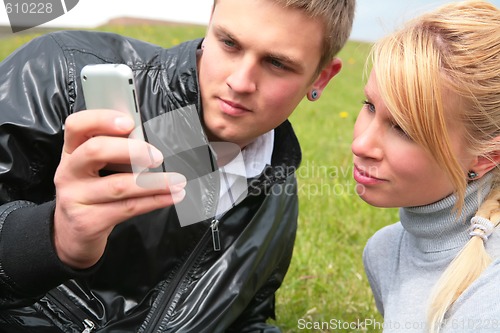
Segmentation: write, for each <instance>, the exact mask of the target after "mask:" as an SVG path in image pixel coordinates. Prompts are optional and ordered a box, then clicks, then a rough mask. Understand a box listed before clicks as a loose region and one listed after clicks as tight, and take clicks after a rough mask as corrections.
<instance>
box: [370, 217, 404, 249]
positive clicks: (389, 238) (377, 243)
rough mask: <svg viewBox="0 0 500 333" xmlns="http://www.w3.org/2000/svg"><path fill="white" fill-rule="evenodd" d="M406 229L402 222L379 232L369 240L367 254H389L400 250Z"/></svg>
mask: <svg viewBox="0 0 500 333" xmlns="http://www.w3.org/2000/svg"><path fill="white" fill-rule="evenodd" d="M403 232H404V229H403V226H402V225H401V223H400V222H398V223H394V224H391V225H389V226H386V227H384V228H382V229H380V230H378V231H377V232H376V233H375V234H374V235H373V236H372V237H370V239H369V240H368V242H367V244H366V247H365V252H369V253H374V252H377V253H380V254H389V253H390V252H392V251H395V250H396V249H397V248H399V244H400V241H401V238H402V235H403Z"/></svg>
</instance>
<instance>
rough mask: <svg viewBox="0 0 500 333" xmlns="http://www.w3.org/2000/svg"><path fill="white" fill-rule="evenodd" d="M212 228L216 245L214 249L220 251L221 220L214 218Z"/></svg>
mask: <svg viewBox="0 0 500 333" xmlns="http://www.w3.org/2000/svg"><path fill="white" fill-rule="evenodd" d="M210 229H211V230H212V243H213V245H214V251H220V234H219V220H218V219H213V220H212V223H211V224H210Z"/></svg>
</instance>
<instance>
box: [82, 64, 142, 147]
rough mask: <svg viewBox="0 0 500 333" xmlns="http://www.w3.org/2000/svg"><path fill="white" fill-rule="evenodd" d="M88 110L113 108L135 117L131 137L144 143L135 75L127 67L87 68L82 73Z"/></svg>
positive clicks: (98, 66)
mask: <svg viewBox="0 0 500 333" xmlns="http://www.w3.org/2000/svg"><path fill="white" fill-rule="evenodd" d="M81 81H82V88H83V96H84V98H85V105H86V106H87V109H113V110H118V111H121V112H124V113H127V114H129V115H130V116H132V118H133V119H134V122H135V129H134V130H133V131H132V133H131V135H130V137H131V138H134V139H139V140H144V132H143V129H142V121H141V114H140V112H139V106H138V102H137V94H136V90H135V83H134V76H133V74H132V70H131V69H130V67H128V66H127V65H124V64H96V65H87V66H85V67H83V69H82V71H81Z"/></svg>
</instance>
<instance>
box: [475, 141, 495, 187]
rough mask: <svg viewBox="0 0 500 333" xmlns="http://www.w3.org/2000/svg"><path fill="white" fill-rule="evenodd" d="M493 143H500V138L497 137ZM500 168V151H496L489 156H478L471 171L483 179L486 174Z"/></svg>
mask: <svg viewBox="0 0 500 333" xmlns="http://www.w3.org/2000/svg"><path fill="white" fill-rule="evenodd" d="M493 141H495V142H497V143H498V142H500V136H498V137H496V138H495V139H494V140H493ZM499 166H500V150H497V151H494V152H492V153H491V154H488V156H478V157H476V158H475V160H474V162H473V164H472V166H471V167H470V168H469V170H472V171H474V172H475V173H477V174H478V177H477V178H476V179H478V178H481V177H482V176H484V175H485V174H486V173H488V172H489V171H491V170H492V169H494V168H496V167H499Z"/></svg>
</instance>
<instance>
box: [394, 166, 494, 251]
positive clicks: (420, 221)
mask: <svg viewBox="0 0 500 333" xmlns="http://www.w3.org/2000/svg"><path fill="white" fill-rule="evenodd" d="M492 179H493V175H491V174H487V175H485V176H484V177H482V178H481V179H478V180H475V181H472V182H470V183H469V184H468V185H467V189H466V192H465V201H464V206H463V208H462V211H461V214H457V212H456V210H454V209H453V208H454V206H455V202H456V200H457V197H456V195H455V194H452V195H450V196H448V197H446V198H444V199H442V200H440V201H437V202H435V203H432V204H430V205H425V206H418V207H405V208H401V209H400V211H399V215H400V218H401V224H402V225H403V228H404V229H405V230H406V231H407V232H408V233H409V236H410V237H411V238H412V241H413V243H414V245H415V246H416V248H417V249H419V250H420V251H422V252H424V253H428V252H441V251H446V250H450V249H455V248H458V247H463V246H464V244H465V243H466V242H467V241H468V240H469V232H468V229H469V227H470V219H471V218H472V217H473V216H474V215H475V213H476V211H477V209H478V207H479V203H480V202H482V201H483V200H484V198H485V197H486V195H487V194H488V193H489V191H490V189H491V185H492Z"/></svg>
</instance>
